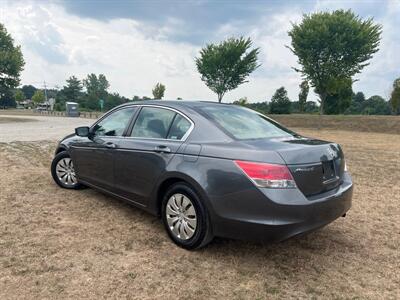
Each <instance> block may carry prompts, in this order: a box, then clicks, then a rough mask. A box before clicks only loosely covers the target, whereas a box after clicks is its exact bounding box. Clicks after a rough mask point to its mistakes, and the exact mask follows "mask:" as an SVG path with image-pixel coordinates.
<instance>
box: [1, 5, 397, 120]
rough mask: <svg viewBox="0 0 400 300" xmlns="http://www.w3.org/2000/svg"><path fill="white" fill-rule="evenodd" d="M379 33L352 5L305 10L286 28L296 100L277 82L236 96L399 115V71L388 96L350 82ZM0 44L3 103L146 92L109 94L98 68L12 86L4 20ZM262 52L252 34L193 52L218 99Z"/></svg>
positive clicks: (18, 59)
mask: <svg viewBox="0 0 400 300" xmlns="http://www.w3.org/2000/svg"><path fill="white" fill-rule="evenodd" d="M381 33H382V26H381V25H380V24H376V23H375V22H374V21H373V19H372V18H367V19H362V18H360V17H359V16H358V15H356V14H354V13H353V12H352V11H351V10H335V11H332V12H317V13H311V14H306V15H304V16H303V19H302V21H301V22H300V23H299V24H296V23H294V24H292V28H291V29H290V30H289V32H288V36H289V37H290V39H291V43H290V45H286V47H287V48H289V49H290V50H291V51H292V53H293V54H295V55H296V56H297V58H298V65H299V67H293V70H294V71H296V72H298V73H300V74H301V77H302V81H301V83H300V85H299V89H300V92H299V98H298V101H293V102H291V101H290V99H289V98H288V96H287V91H286V89H285V88H284V87H281V88H279V89H277V90H276V92H275V94H274V95H273V97H272V99H271V100H270V101H266V102H262V103H249V101H248V100H247V99H244V98H243V99H239V100H238V101H235V103H237V104H241V105H246V106H249V107H254V108H256V109H259V110H263V111H268V112H269V113H290V112H305V113H307V112H311V113H312V112H316V111H319V113H321V114H360V113H362V114H389V113H391V112H392V113H394V114H400V78H398V79H396V80H395V81H394V83H393V89H392V93H391V96H390V99H389V101H385V100H384V99H383V98H382V97H380V96H372V97H370V98H368V99H365V96H364V94H363V93H362V92H358V93H354V92H353V88H352V87H353V83H354V82H355V81H356V80H357V79H356V78H354V76H355V75H356V74H359V73H360V72H361V71H362V69H363V68H364V67H366V66H368V65H369V61H370V59H371V58H372V57H373V55H374V54H375V53H376V52H377V51H378V50H379V43H380V39H381ZM0 43H1V45H0V49H1V50H0V51H1V53H0V105H1V106H13V105H15V102H17V101H20V100H21V99H22V98H24V97H25V98H28V99H32V101H33V102H34V103H36V104H38V103H41V102H43V100H44V99H45V98H46V96H47V97H48V98H49V97H53V98H55V99H56V105H55V108H56V109H64V107H65V102H67V101H74V102H78V103H79V104H80V106H81V108H83V109H87V110H99V109H105V110H107V109H110V108H112V107H114V106H116V105H119V104H121V103H124V102H127V101H131V100H136V101H139V100H147V99H150V97H146V96H143V97H139V96H133V97H132V99H128V98H126V97H124V96H121V95H119V94H118V93H110V92H109V91H108V89H109V86H110V85H109V82H108V80H107V78H106V77H105V75H103V74H99V75H96V74H88V75H87V77H86V78H83V79H78V78H77V77H75V76H71V77H69V78H68V79H67V80H66V84H65V85H64V86H63V87H62V88H61V89H52V90H45V91H43V90H40V89H36V88H35V87H33V86H23V87H22V88H17V87H18V85H19V77H20V73H21V71H22V70H23V67H24V60H23V56H22V52H21V49H20V47H19V46H15V45H14V42H13V39H12V37H11V36H10V34H9V33H8V32H7V30H6V29H5V27H4V26H3V25H2V24H0ZM282 46H283V45H282ZM259 53H260V48H253V42H252V40H251V39H250V38H244V37H239V38H234V37H232V38H228V39H227V40H224V41H222V42H220V43H211V44H207V45H206V46H205V47H204V48H203V49H201V50H200V52H199V56H198V57H195V58H194V59H195V64H196V68H197V70H198V72H199V74H200V78H201V80H202V81H203V82H204V83H205V84H206V85H207V87H209V88H210V89H211V90H212V91H213V92H214V93H215V94H216V95H217V99H218V101H219V102H222V101H223V97H224V96H225V95H226V93H227V92H229V91H231V90H233V89H236V88H237V87H238V86H239V85H241V84H243V83H246V82H248V80H249V79H248V78H249V76H250V74H251V73H252V72H254V71H255V70H256V69H257V68H259V67H260V66H261V64H260V63H259V60H258V55H259ZM165 89H166V87H165V86H164V85H163V84H161V83H157V84H156V85H155V86H154V88H153V90H152V94H153V99H162V98H163V96H164V92H165ZM310 89H312V90H313V91H314V93H316V94H317V95H318V104H319V105H317V104H316V103H315V102H311V101H307V96H308V94H309V91H310ZM32 91H33V94H32ZM178 99H180V98H178Z"/></svg>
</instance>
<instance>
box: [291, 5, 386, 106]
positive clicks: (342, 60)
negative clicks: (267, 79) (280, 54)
mask: <svg viewBox="0 0 400 300" xmlns="http://www.w3.org/2000/svg"><path fill="white" fill-rule="evenodd" d="M381 32H382V26H381V25H379V24H374V23H373V19H372V18H369V19H366V20H362V19H361V18H360V17H359V16H357V15H355V14H354V13H353V12H352V11H350V10H347V11H345V10H336V11H333V12H331V13H330V12H319V13H314V14H309V15H304V17H303V20H302V22H301V23H300V24H294V25H293V28H292V29H291V30H290V31H289V33H288V34H289V36H290V37H291V39H292V41H291V47H289V49H290V50H291V51H292V52H293V53H294V54H295V55H296V56H297V57H298V63H299V64H300V65H301V68H300V69H297V68H294V69H295V70H296V71H297V72H300V73H301V74H302V75H303V77H304V78H306V79H307V80H308V81H309V84H310V85H311V86H312V87H314V89H315V92H316V93H317V94H318V95H319V98H320V100H319V102H320V111H321V113H324V112H325V102H326V99H327V97H328V96H329V95H334V94H336V95H337V94H339V92H338V90H335V89H333V88H335V87H338V85H337V84H336V83H337V81H346V80H352V77H353V76H354V75H355V74H357V73H360V72H361V70H362V69H363V68H364V67H365V66H367V65H368V64H369V63H368V62H367V61H368V60H370V59H371V58H372V56H373V54H374V53H376V52H377V51H378V50H379V48H378V46H379V41H380V36H381ZM352 82H353V81H352Z"/></svg>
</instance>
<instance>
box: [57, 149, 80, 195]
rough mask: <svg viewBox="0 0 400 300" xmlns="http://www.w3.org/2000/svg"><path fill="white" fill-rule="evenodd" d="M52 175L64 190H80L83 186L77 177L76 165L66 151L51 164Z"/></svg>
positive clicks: (58, 155) (59, 154)
mask: <svg viewBox="0 0 400 300" xmlns="http://www.w3.org/2000/svg"><path fill="white" fill-rule="evenodd" d="M51 175H52V176H53V179H54V181H55V182H56V183H57V184H58V185H59V186H60V187H62V188H64V189H75V190H77V189H80V188H82V187H83V186H82V184H80V183H79V182H78V179H77V177H76V175H75V169H74V164H73V162H72V159H71V157H70V156H69V155H68V153H67V152H66V151H63V152H60V153H58V154H57V155H56V156H55V157H54V159H53V161H52V163H51Z"/></svg>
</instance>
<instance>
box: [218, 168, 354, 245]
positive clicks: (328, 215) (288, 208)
mask: <svg viewBox="0 0 400 300" xmlns="http://www.w3.org/2000/svg"><path fill="white" fill-rule="evenodd" d="M352 194H353V184H352V181H351V178H350V176H349V175H348V174H347V173H346V174H345V175H344V180H343V183H342V184H341V185H340V186H338V187H337V188H335V189H334V190H331V191H329V192H326V193H324V194H320V195H318V196H315V197H309V198H306V197H305V196H304V195H303V194H302V193H301V192H300V191H299V190H297V189H286V190H283V189H280V190H278V189H262V190H259V189H251V190H247V191H245V192H243V194H242V195H235V196H232V195H231V196H230V200H228V199H225V198H219V199H214V201H213V203H214V204H216V205H214V213H215V215H214V218H213V219H214V220H213V225H214V227H213V230H214V234H215V235H216V236H221V237H228V238H235V239H243V240H256V241H265V240H266V241H281V240H285V239H288V238H290V237H292V236H295V235H298V234H302V233H306V232H310V231H313V230H315V229H318V228H320V227H323V226H325V225H327V224H329V223H331V222H332V221H334V220H336V219H337V218H339V217H340V216H342V215H344V214H345V213H346V212H347V211H348V210H349V209H350V207H351V201H352ZM223 206H225V210H220V208H222V207H223ZM226 208H228V209H226Z"/></svg>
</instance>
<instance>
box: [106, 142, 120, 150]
mask: <svg viewBox="0 0 400 300" xmlns="http://www.w3.org/2000/svg"><path fill="white" fill-rule="evenodd" d="M104 145H105V146H106V147H107V148H112V149H114V148H117V145H115V144H114V143H111V142H107V143H105V144H104Z"/></svg>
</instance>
